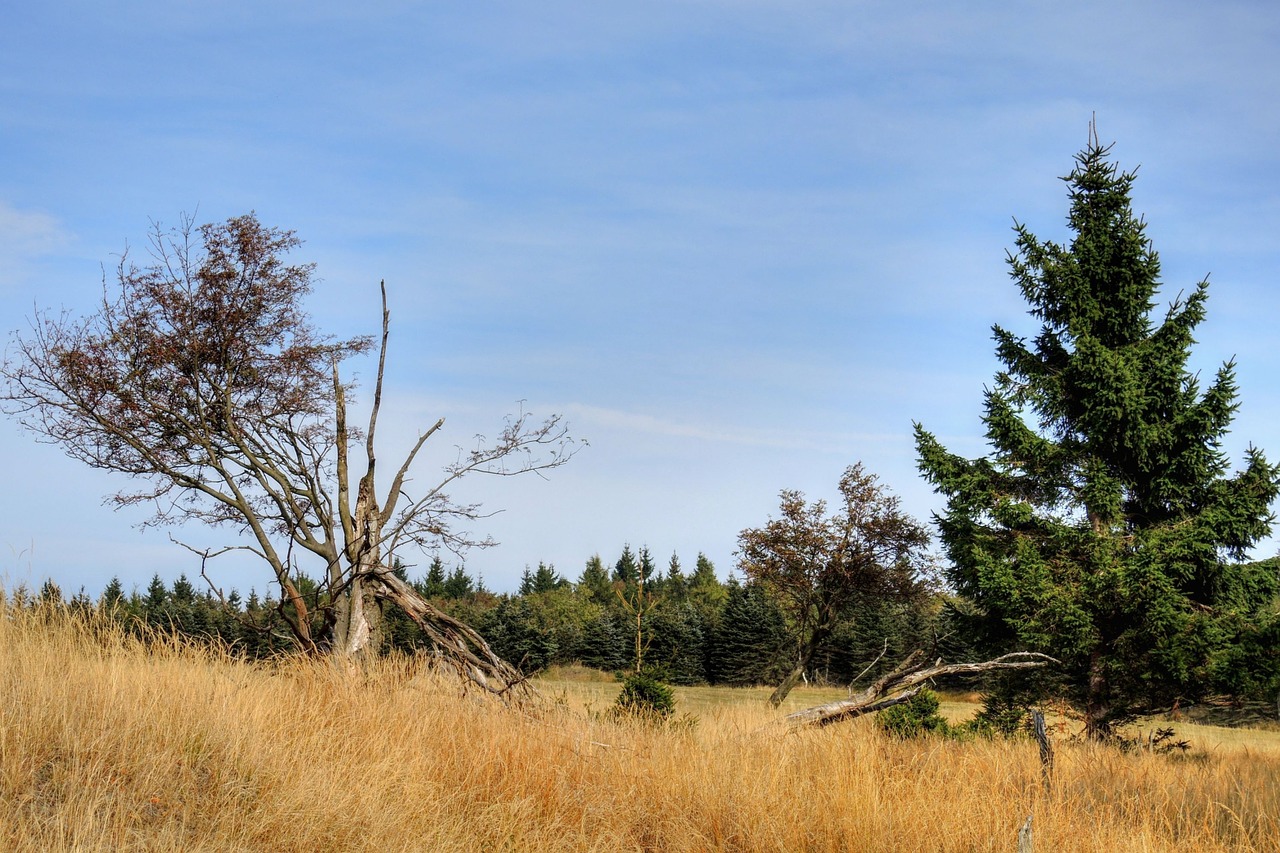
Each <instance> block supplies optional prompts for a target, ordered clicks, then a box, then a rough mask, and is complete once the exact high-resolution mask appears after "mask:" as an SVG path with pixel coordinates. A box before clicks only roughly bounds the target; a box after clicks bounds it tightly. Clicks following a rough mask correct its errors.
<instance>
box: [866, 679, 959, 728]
mask: <svg viewBox="0 0 1280 853" xmlns="http://www.w3.org/2000/svg"><path fill="white" fill-rule="evenodd" d="M876 722H877V723H879V725H880V728H881V729H883V730H884V731H886V732H888V733H889V734H891V735H893V736H894V737H899V738H903V739H906V738H912V737H923V736H924V735H942V736H943V737H957V736H959V731H958V730H957V729H954V728H952V726H951V724H950V723H948V722H947V721H946V719H945V718H944V717H943V716H942V715H941V714H939V713H938V694H936V693H934V692H933V691H932V690H921V691H920V692H919V693H917V694H916V695H915V696H912V697H911V698H910V699H909V700H907V701H906V702H903V703H902V704H901V705H894V706H893V707H892V708H886V709H885V710H883V711H881V712H880V713H879V714H877V715H876Z"/></svg>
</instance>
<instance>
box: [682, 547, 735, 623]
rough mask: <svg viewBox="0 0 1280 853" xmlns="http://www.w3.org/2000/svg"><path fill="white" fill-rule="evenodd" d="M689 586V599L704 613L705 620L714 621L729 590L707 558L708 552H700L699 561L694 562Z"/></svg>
mask: <svg viewBox="0 0 1280 853" xmlns="http://www.w3.org/2000/svg"><path fill="white" fill-rule="evenodd" d="M687 587H688V590H689V601H690V602H691V603H692V604H693V606H694V607H695V608H697V610H698V612H699V613H700V614H702V616H703V620H704V622H706V621H714V619H715V617H716V616H717V615H718V614H719V612H720V609H721V608H722V607H724V602H725V599H726V598H728V595H729V591H728V589H727V588H726V587H725V585H724V584H722V583H721V582H720V579H719V578H718V577H716V567H715V565H714V564H713V563H712V562H711V561H710V560H708V559H707V555H706V554H703V553H702V552H699V553H698V561H697V563H695V564H694V569H693V574H692V575H690V576H689V581H688V584H687Z"/></svg>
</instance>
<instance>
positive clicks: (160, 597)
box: [142, 574, 169, 626]
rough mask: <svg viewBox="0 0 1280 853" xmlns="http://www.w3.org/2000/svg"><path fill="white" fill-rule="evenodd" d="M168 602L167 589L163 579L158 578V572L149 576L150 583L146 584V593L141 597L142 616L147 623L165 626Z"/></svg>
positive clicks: (166, 623)
mask: <svg viewBox="0 0 1280 853" xmlns="http://www.w3.org/2000/svg"><path fill="white" fill-rule="evenodd" d="M168 603H169V590H168V589H167V588H166V587H165V585H164V581H162V580H161V579H160V575H159V574H155V575H152V576H151V583H150V584H148V585H147V594H146V595H145V596H144V597H143V599H142V617H143V618H144V619H145V620H146V621H147V624H149V625H152V626H167V625H168V615H167V612H166V611H167V605H168Z"/></svg>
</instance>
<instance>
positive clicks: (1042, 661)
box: [783, 650, 1060, 728]
mask: <svg viewBox="0 0 1280 853" xmlns="http://www.w3.org/2000/svg"><path fill="white" fill-rule="evenodd" d="M923 657H924V652H923V651H920V650H917V651H914V652H912V653H911V654H910V655H908V656H907V658H906V660H904V661H903V662H902V663H900V664H898V665H897V666H896V667H895V668H894V669H893V671H892V672H889V673H887V674H886V675H882V676H881V677H880V678H878V679H876V680H875V681H874V682H872V684H871V685H870V686H868V687H867V688H866V689H864V690H862V691H860V692H859V693H857V694H855V695H853V696H850V697H849V698H848V699H840V700H838V701H836V702H828V703H826V704H825V705H817V706H815V707H813V708H806V709H805V710H803V711H796V712H795V713H794V714H788V715H787V716H786V717H784V718H783V722H785V723H786V724H788V725H790V726H791V727H792V728H800V727H802V726H827V725H830V724H832V723H838V722H841V721H843V720H850V719H853V718H854V717H861V716H862V715H864V714H872V713H875V712H876V711H883V710H884V709H885V708H892V707H893V706H894V705H901V704H902V703H903V702H907V701H909V700H910V699H911V698H912V697H913V696H915V695H916V694H917V693H919V692H920V691H921V690H923V689H924V686H925V682H927V681H929V680H930V679H932V678H940V677H942V676H945V675H968V674H972V673H978V672H989V671H991V670H996V669H1032V668H1034V667H1039V666H1045V665H1047V664H1050V663H1060V661H1058V660H1056V659H1055V658H1051V657H1049V656H1048V655H1042V654H1040V653H1039V652H1011V653H1010V654H1007V655H1001V656H1000V657H998V658H994V659H992V660H989V661H983V662H981V663H949V664H944V663H943V662H942V659H941V658H939V659H938V660H936V661H934V663H933V664H932V665H926V663H925V662H924V661H923V660H922V658H923Z"/></svg>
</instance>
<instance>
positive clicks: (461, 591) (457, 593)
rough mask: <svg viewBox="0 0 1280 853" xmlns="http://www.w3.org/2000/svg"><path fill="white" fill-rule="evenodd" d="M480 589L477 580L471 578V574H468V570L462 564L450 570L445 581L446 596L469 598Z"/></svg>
mask: <svg viewBox="0 0 1280 853" xmlns="http://www.w3.org/2000/svg"><path fill="white" fill-rule="evenodd" d="M478 591H479V590H478V589H477V587H476V583H475V581H473V580H472V579H471V575H469V574H467V570H466V569H465V568H463V567H462V566H458V567H456V568H455V569H454V570H453V571H452V572H450V573H449V576H448V577H447V578H446V579H445V582H444V597H445V598H452V599H455V600H456V599H460V598H467V597H468V596H471V595H474V594H475V593H476V592H478Z"/></svg>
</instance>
